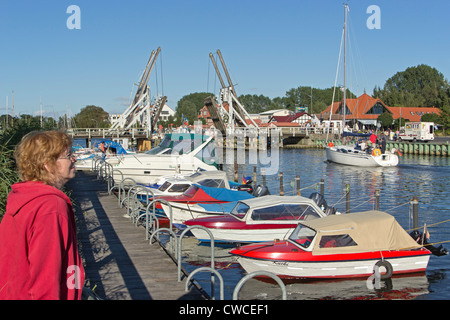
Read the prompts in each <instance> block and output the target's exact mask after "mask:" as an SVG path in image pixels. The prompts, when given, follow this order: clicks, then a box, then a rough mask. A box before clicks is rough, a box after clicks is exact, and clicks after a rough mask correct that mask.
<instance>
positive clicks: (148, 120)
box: [110, 47, 167, 133]
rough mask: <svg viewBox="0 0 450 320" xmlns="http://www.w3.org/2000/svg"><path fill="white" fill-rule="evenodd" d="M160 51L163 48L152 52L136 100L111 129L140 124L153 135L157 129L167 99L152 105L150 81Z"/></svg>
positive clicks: (129, 127) (164, 98)
mask: <svg viewBox="0 0 450 320" xmlns="http://www.w3.org/2000/svg"><path fill="white" fill-rule="evenodd" d="M160 51H161V47H158V49H157V50H153V51H152V52H151V55H150V58H149V59H148V62H147V66H146V68H145V71H144V73H143V74H142V77H141V80H140V81H139V83H138V84H137V87H138V88H137V90H136V94H135V96H134V99H133V100H132V102H131V104H130V105H129V107H128V108H127V109H126V110H125V111H124V112H123V113H122V114H121V115H120V117H119V119H118V121H117V122H115V123H114V124H112V125H111V127H110V129H112V130H115V129H131V128H132V127H133V126H134V125H135V124H137V123H139V124H140V125H141V126H142V127H144V128H146V129H147V130H148V131H149V133H151V132H152V131H153V130H154V128H155V127H156V124H157V122H158V119H159V115H160V114H161V111H162V109H163V107H164V105H165V103H166V101H167V97H166V96H163V97H158V98H157V99H156V100H155V101H154V103H153V104H152V103H151V97H150V87H149V85H148V80H149V78H150V74H151V73H152V70H153V68H154V66H155V62H156V59H157V57H158V55H159V53H160Z"/></svg>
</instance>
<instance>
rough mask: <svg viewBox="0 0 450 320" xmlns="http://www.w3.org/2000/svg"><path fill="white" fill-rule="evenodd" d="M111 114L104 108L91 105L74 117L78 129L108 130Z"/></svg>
mask: <svg viewBox="0 0 450 320" xmlns="http://www.w3.org/2000/svg"><path fill="white" fill-rule="evenodd" d="M108 117H109V114H108V112H106V111H105V110H103V108H101V107H97V106H93V105H89V106H86V107H84V108H83V109H81V110H80V112H79V113H77V114H76V115H75V116H74V121H75V124H76V126H77V128H108V127H109V126H110V123H109V119H108Z"/></svg>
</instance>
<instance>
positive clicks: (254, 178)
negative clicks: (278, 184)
mask: <svg viewBox="0 0 450 320" xmlns="http://www.w3.org/2000/svg"><path fill="white" fill-rule="evenodd" d="M253 185H254V188H255V189H256V186H257V185H258V184H257V183H256V166H255V167H253Z"/></svg>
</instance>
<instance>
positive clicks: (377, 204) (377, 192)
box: [375, 189, 380, 210]
mask: <svg viewBox="0 0 450 320" xmlns="http://www.w3.org/2000/svg"><path fill="white" fill-rule="evenodd" d="M375 210H380V189H376V190H375Z"/></svg>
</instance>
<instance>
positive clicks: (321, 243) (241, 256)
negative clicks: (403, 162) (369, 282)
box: [230, 211, 431, 279]
mask: <svg viewBox="0 0 450 320" xmlns="http://www.w3.org/2000/svg"><path fill="white" fill-rule="evenodd" d="M230 253H231V254H233V255H235V256H237V257H238V262H239V263H240V264H241V266H242V267H243V268H244V269H245V270H246V271H247V272H248V273H251V272H254V271H261V270H264V271H270V272H273V273H275V274H276V275H278V276H279V277H280V278H286V279H298V278H300V279H301V278H313V279H314V278H353V277H369V276H371V275H372V274H373V273H374V269H375V270H379V271H380V272H381V273H382V271H384V270H385V274H384V273H383V276H382V277H389V276H391V275H392V274H403V273H414V272H424V271H425V270H426V268H427V265H428V261H429V258H430V254H431V252H430V251H429V250H428V249H426V248H424V247H423V246H422V245H421V244H418V243H417V242H416V241H415V240H414V239H413V238H412V237H411V236H410V235H409V234H408V233H407V232H406V231H405V230H404V229H403V228H402V227H401V226H400V225H399V224H398V222H397V221H396V220H395V218H394V217H393V216H391V215H389V214H387V213H384V212H381V211H366V212H359V213H349V214H341V215H332V216H327V217H324V218H321V219H314V220H309V221H302V222H300V223H299V224H298V226H297V227H296V229H295V230H294V231H293V232H292V234H291V235H290V236H289V238H288V240H286V241H272V242H266V243H261V244H252V245H247V246H242V247H238V248H236V249H234V250H232V251H231V252H230ZM377 266H378V267H379V268H377Z"/></svg>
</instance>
